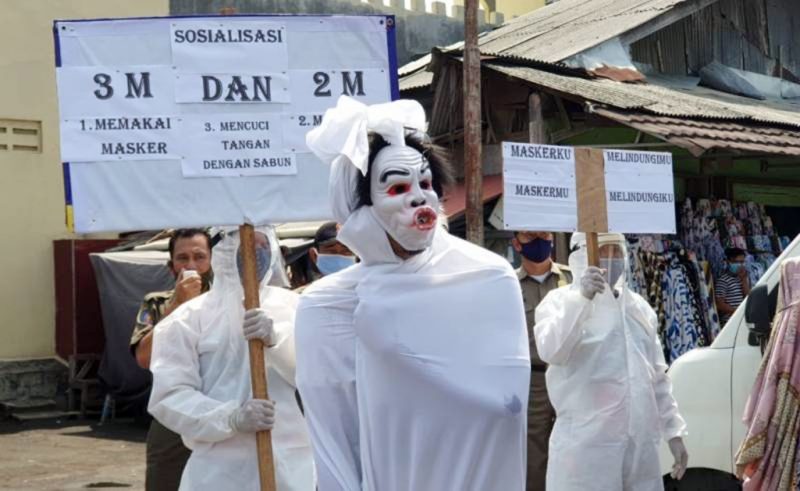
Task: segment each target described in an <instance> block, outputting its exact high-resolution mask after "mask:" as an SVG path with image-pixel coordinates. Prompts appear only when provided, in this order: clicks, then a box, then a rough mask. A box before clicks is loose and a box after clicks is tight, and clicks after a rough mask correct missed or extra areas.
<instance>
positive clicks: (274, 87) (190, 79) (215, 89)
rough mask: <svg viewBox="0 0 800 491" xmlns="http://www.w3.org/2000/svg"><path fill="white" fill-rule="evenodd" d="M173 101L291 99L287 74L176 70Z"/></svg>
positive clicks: (246, 102) (224, 102)
mask: <svg viewBox="0 0 800 491" xmlns="http://www.w3.org/2000/svg"><path fill="white" fill-rule="evenodd" d="M175 102H178V103H203V104H209V103H210V104H270V103H281V104H286V103H289V102H291V95H290V92H289V76H288V75H287V74H286V73H285V72H278V73H252V72H251V73H224V74H223V73H185V72H181V73H176V74H175Z"/></svg>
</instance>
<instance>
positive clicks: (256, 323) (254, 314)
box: [244, 309, 275, 346]
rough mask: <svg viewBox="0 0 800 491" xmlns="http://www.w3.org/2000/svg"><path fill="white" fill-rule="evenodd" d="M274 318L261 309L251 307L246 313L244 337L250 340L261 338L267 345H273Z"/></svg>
mask: <svg viewBox="0 0 800 491" xmlns="http://www.w3.org/2000/svg"><path fill="white" fill-rule="evenodd" d="M272 326H273V323H272V319H270V318H269V316H268V315H267V313H266V312H264V311H263V310H261V309H250V310H248V311H246V312H245V313H244V338H245V339H246V340H248V341H252V340H254V339H260V340H261V341H262V342H263V343H264V345H265V346H273V345H274V344H275V343H274V342H273V339H272V334H273V331H272Z"/></svg>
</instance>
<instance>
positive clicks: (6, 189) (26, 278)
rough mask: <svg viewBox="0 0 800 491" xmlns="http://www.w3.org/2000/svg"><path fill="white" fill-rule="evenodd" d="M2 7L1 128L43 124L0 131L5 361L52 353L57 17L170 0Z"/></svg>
mask: <svg viewBox="0 0 800 491" xmlns="http://www.w3.org/2000/svg"><path fill="white" fill-rule="evenodd" d="M3 7H4V8H3V13H2V15H0V73H2V76H0V126H3V124H4V123H3V122H4V121H7V120H22V122H21V123H14V124H13V125H12V126H14V127H25V128H27V127H29V126H32V127H38V126H39V125H40V127H41V133H40V135H39V136H36V135H21V136H19V135H15V134H11V133H12V131H5V132H4V131H3V130H2V129H0V169H2V176H3V177H2V179H0V217H2V218H1V219H0V224H2V228H3V232H4V237H3V240H2V243H0V271H2V273H3V281H2V282H0V338H2V343H0V359H1V360H6V359H12V358H38V357H48V356H53V354H54V345H55V342H54V339H55V333H54V325H55V322H54V317H55V300H54V287H53V249H52V240H53V239H57V238H65V237H69V234H68V233H67V231H66V228H65V225H64V191H63V184H62V175H61V163H60V157H59V137H58V134H59V133H58V103H57V98H56V81H55V68H54V55H53V31H52V24H53V20H54V19H76V18H93V17H129V16H142V15H166V14H167V13H168V3H167V0H137V1H135V2H131V1H121V0H114V1H110V0H80V1H64V0H35V1H29V0H7V1H6V2H4V4H3ZM26 122H28V123H26ZM25 128H23V129H25ZM14 138H18V140H14ZM39 138H41V145H40V149H39V150H14V149H13V144H14V142H15V141H23V142H25V141H26V139H27V140H29V141H31V142H32V141H38V139H39ZM26 146H27V145H26Z"/></svg>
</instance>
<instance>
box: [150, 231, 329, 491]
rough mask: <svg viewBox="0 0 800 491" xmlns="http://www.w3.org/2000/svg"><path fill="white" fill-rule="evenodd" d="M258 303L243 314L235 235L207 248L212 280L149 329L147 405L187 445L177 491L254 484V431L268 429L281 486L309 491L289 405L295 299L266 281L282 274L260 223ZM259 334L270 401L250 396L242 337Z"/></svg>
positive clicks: (304, 453)
mask: <svg viewBox="0 0 800 491" xmlns="http://www.w3.org/2000/svg"><path fill="white" fill-rule="evenodd" d="M255 239H256V264H257V277H258V279H259V288H260V301H261V308H258V309H251V310H248V311H245V310H244V304H243V302H244V289H243V288H242V282H241V271H242V255H241V251H240V250H239V236H238V233H237V232H236V231H229V232H228V233H226V234H225V236H224V237H223V239H222V240H221V241H220V242H219V243H218V244H217V245H216V247H215V248H214V257H213V266H214V271H215V279H214V285H213V286H212V287H211V290H210V291H209V292H208V293H207V294H205V295H201V296H199V297H197V298H195V299H193V300H191V301H189V302H187V303H185V304H183V305H182V306H180V307H179V308H178V309H177V310H175V312H173V313H172V315H171V316H170V317H168V318H167V319H165V320H164V321H162V322H161V323H160V324H159V325H158V326H157V327H156V329H155V340H154V343H153V355H152V363H151V370H152V372H153V392H152V395H151V396H150V403H149V406H148V410H149V411H150V413H151V414H152V415H153V416H154V417H155V418H156V419H157V420H158V421H159V422H160V423H162V424H163V425H164V426H166V427H167V428H169V429H171V430H173V431H175V432H176V433H178V434H180V435H181V437H182V438H183V441H184V442H185V443H186V445H187V447H189V448H190V449H191V450H192V455H191V457H190V458H189V461H188V463H187V464H186V468H185V469H184V472H183V476H182V477H181V485H180V489H181V490H186V491H189V490H198V489H236V490H243V491H257V490H258V489H259V478H258V467H257V456H256V439H255V433H257V432H258V431H263V430H267V429H272V445H273V457H274V459H275V469H276V482H277V489H278V491H312V490H314V471H313V461H312V455H311V448H310V443H309V441H308V435H307V433H306V429H305V423H304V421H303V417H302V414H301V412H300V408H299V407H298V406H297V404H296V402H295V396H294V393H295V381H294V378H295V377H294V371H295V357H294V314H295V308H296V305H297V299H298V296H297V294H295V293H292V292H290V291H287V290H284V289H282V288H277V287H272V286H268V282H269V281H270V278H271V277H272V276H273V274H280V271H281V269H282V266H281V264H280V261H279V260H278V257H279V255H280V251H279V249H278V247H277V238H276V237H275V234H274V232H273V231H272V229H264V228H258V229H257V231H256V234H255ZM254 339H255V340H261V341H262V342H263V343H264V346H265V347H266V348H268V349H267V350H265V358H266V366H267V377H268V383H269V393H270V397H271V399H272V400H270V401H265V400H254V399H253V398H252V390H251V381H250V364H249V357H248V356H249V355H248V346H247V343H248V341H249V340H254Z"/></svg>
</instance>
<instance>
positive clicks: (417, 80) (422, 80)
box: [400, 69, 433, 92]
mask: <svg viewBox="0 0 800 491" xmlns="http://www.w3.org/2000/svg"><path fill="white" fill-rule="evenodd" d="M431 83H433V72H428V71H426V70H425V69H422V70H420V71H418V72H415V73H411V74H409V75H404V76H401V77H400V92H405V91H406V90H412V89H420V88H422V87H427V86H429V85H430V84H431Z"/></svg>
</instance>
